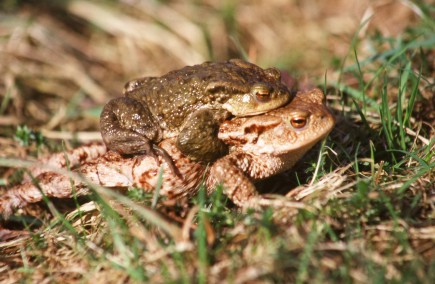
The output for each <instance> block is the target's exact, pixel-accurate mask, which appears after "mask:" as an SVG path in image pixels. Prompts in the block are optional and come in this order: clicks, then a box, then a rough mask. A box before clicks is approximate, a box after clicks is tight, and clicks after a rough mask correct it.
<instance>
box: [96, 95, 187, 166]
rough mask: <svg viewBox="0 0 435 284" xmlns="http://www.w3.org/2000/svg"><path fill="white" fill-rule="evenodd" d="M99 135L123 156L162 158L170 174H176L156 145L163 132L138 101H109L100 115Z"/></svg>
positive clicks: (167, 156)
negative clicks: (169, 169)
mask: <svg viewBox="0 0 435 284" xmlns="http://www.w3.org/2000/svg"><path fill="white" fill-rule="evenodd" d="M100 128H101V136H102V137H103V141H104V143H105V144H106V146H107V148H109V149H110V150H112V151H116V152H118V153H120V154H122V155H148V156H152V157H154V158H156V159H157V155H158V156H161V157H162V158H163V159H164V160H165V161H166V163H167V164H168V165H169V167H170V168H171V169H172V172H173V173H175V174H177V175H179V173H178V171H177V169H176V168H175V166H174V162H173V161H172V159H171V157H170V156H169V154H168V153H166V151H165V150H164V149H161V148H160V147H159V146H157V145H156V144H155V143H157V142H159V141H161V140H162V129H161V128H160V125H159V124H158V122H157V121H156V119H155V118H154V116H153V114H152V113H151V111H150V110H149V109H148V108H147V107H145V106H143V105H142V104H141V103H140V102H139V101H137V100H135V99H133V98H129V97H121V98H116V99H113V100H111V101H110V102H108V103H107V104H106V105H105V106H104V108H103V111H102V112H101V116H100Z"/></svg>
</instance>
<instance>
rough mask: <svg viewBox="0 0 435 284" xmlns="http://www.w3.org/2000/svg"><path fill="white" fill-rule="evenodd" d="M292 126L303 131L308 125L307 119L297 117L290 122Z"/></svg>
mask: <svg viewBox="0 0 435 284" xmlns="http://www.w3.org/2000/svg"><path fill="white" fill-rule="evenodd" d="M290 123H291V125H292V126H293V127H294V128H296V129H301V128H303V127H304V126H305V125H307V118H306V117H304V116H295V117H292V119H291V120H290Z"/></svg>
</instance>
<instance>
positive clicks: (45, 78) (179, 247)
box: [0, 0, 435, 283]
mask: <svg viewBox="0 0 435 284" xmlns="http://www.w3.org/2000/svg"><path fill="white" fill-rule="evenodd" d="M297 2H298V1H294V2H292V4H291V6H288V7H292V8H291V9H289V8H288V7H287V6H285V5H284V6H283V5H282V4H280V3H281V2H280V1H268V4H267V5H264V4H262V3H255V4H248V2H244V1H241V2H239V3H238V2H235V1H234V2H233V1H227V2H226V3H225V5H220V4H218V3H217V2H216V3H214V2H213V1H212V2H210V3H208V4H204V3H199V2H198V3H197V2H195V3H193V2H192V3H189V4H188V5H186V6H181V5H179V4H177V3H175V2H168V3H166V4H162V3H157V4H156V3H155V4H147V3H148V2H146V1H144V2H143V3H142V4H140V5H139V4H137V6H134V7H133V6H130V5H129V4H128V3H127V2H125V3H121V2H117V1H109V2H103V1H101V2H92V1H88V2H85V1H68V2H62V5H57V6H53V5H51V4H50V3H51V2H50V1H47V2H45V3H46V5H45V6H44V7H43V8H35V7H32V6H26V4H25V3H24V2H21V1H7V4H0V5H3V6H1V8H3V9H4V10H3V12H2V13H3V14H4V15H5V17H3V18H2V20H0V26H3V27H4V28H3V31H4V32H3V33H2V35H1V37H0V48H1V49H0V54H1V55H2V56H0V62H1V66H2V67H1V68H0V74H1V75H2V76H1V77H2V78H3V79H2V81H1V82H0V96H1V97H0V113H1V115H2V116H1V117H0V146H1V147H0V162H1V164H2V165H8V166H3V167H1V168H0V173H1V174H2V176H1V179H0V181H1V182H2V183H4V184H5V186H2V189H1V190H3V191H5V190H7V186H6V184H8V183H10V182H11V180H13V179H14V178H15V179H17V178H19V177H20V175H19V174H17V173H15V169H14V167H13V163H12V161H14V159H16V158H26V159H28V158H31V157H32V156H37V155H39V154H41V153H50V152H53V151H55V150H63V149H64V147H66V148H71V147H74V146H76V145H77V144H80V143H83V142H85V141H86V139H87V137H89V136H86V135H80V136H74V135H71V137H75V139H73V140H67V141H65V145H60V143H59V139H60V137H63V136H62V135H63V134H64V133H76V132H80V133H89V132H96V131H97V130H98V113H99V110H100V109H101V105H102V104H103V103H104V101H106V100H107V99H109V97H110V96H115V95H116V94H118V93H119V90H121V89H122V85H123V83H124V82H125V81H127V80H129V79H131V78H134V77H137V76H142V75H151V74H154V75H155V74H156V73H157V74H159V73H160V74H161V73H164V72H166V71H168V70H171V69H174V68H178V67H180V66H183V65H186V64H193V63H198V62H196V60H206V59H213V60H223V59H226V58H227V57H235V56H237V57H240V56H246V57H248V58H251V59H252V60H254V61H255V62H257V63H259V64H261V65H262V66H268V65H278V66H280V68H283V69H285V70H287V71H289V72H291V74H295V75H296V76H298V79H299V81H300V82H299V87H300V88H303V87H305V86H307V85H308V86H310V85H319V86H321V87H322V88H323V89H324V90H325V91H326V92H327V94H328V103H329V106H330V107H331V109H332V111H333V112H334V114H335V115H336V119H337V125H336V127H335V129H334V130H333V132H332V133H331V134H330V136H329V138H328V139H327V140H326V141H325V142H324V143H323V145H322V146H321V147H320V150H319V148H317V149H314V151H311V152H310V153H309V154H308V155H307V156H306V157H305V158H304V159H303V160H302V161H300V162H299V163H298V165H296V167H295V169H294V170H293V171H291V172H289V173H286V174H284V175H281V176H279V177H278V178H274V179H272V180H270V181H268V182H265V183H262V184H261V187H262V190H264V191H266V192H270V191H272V192H273V193H281V194H284V195H286V196H287V198H288V199H289V200H291V201H298V202H300V203H301V204H302V205H303V206H301V208H296V207H295V208H292V207H285V208H277V207H270V208H264V209H262V210H257V211H255V210H250V211H249V210H248V211H247V212H243V211H241V210H239V209H237V208H235V207H234V206H233V205H232V204H231V203H230V202H229V201H228V200H227V199H226V197H225V196H224V195H223V194H222V189H221V188H217V189H216V190H215V192H213V194H211V195H210V196H207V195H206V194H205V191H204V190H200V191H199V193H198V195H197V196H196V197H195V198H194V199H192V200H180V201H178V202H177V203H175V204H174V203H168V202H166V201H165V200H164V198H161V197H160V196H158V194H157V193H156V194H154V195H153V194H147V193H143V192H142V191H141V190H140V189H129V191H128V193H127V194H120V193H118V192H114V191H109V190H107V189H104V188H98V187H95V188H92V192H93V194H92V195H91V196H90V197H88V198H78V199H77V200H73V201H71V202H70V203H68V202H67V201H59V200H50V201H48V200H47V201H46V202H45V203H44V204H47V205H44V204H39V205H36V206H31V207H30V208H29V209H28V210H29V213H34V214H32V215H36V216H37V218H30V217H26V218H24V217H22V216H20V215H18V216H15V217H14V219H12V220H11V221H9V222H5V221H3V222H2V223H1V224H0V232H2V234H3V242H1V243H0V252H1V253H0V281H2V282H4V283H14V282H42V281H50V282H61V281H62V282H64V281H70V282H94V281H102V282H103V281H104V282H110V283H112V282H113V283H118V282H123V283H125V282H127V283H130V282H153V283H155V282H158V283H160V282H164V283H167V282H180V283H192V282H198V283H215V282H219V283H222V282H228V283H247V282H277V283H305V282H311V283H353V282H355V283H384V282H387V283H432V282H433V281H434V280H435V261H434V253H435V237H434V236H435V224H434V217H435V214H434V193H435V185H434V182H433V181H434V180H435V176H434V175H435V138H434V133H435V131H434V125H435V120H434V115H435V113H434V107H435V106H434V93H435V91H434V81H433V78H434V77H435V76H434V67H433V60H434V47H435V38H434V36H433V35H434V29H435V22H434V21H433V17H432V16H433V13H434V11H435V8H434V7H433V5H429V4H427V3H425V2H424V1H414V2H409V3H410V5H411V8H412V9H410V10H407V11H408V13H395V15H401V16H400V17H399V18H398V19H396V21H397V22H395V23H393V25H392V26H391V27H399V26H400V25H399V23H400V24H401V23H406V26H404V27H403V28H401V29H399V30H398V31H395V33H394V32H391V34H394V35H391V34H388V33H387V32H385V30H384V29H385V28H386V27H389V26H388V24H389V22H388V21H390V20H391V21H392V20H393V19H394V17H384V18H383V19H384V22H382V24H378V25H376V17H377V15H379V14H380V15H382V8H383V6H382V5H384V4H382V5H379V6H376V5H375V4H373V3H371V4H368V5H372V6H371V8H372V9H374V10H375V11H377V12H378V13H379V14H375V15H374V16H373V17H372V18H369V19H368V20H364V21H361V22H358V21H356V23H355V22H352V24H349V18H348V17H347V16H346V15H351V13H352V11H354V10H353V8H352V9H351V8H349V7H347V5H346V4H345V3H344V2H341V1H333V0H330V1H323V2H322V3H318V4H317V5H315V6H309V5H308V4H306V2H304V3H305V4H304V3H297ZM5 3H6V2H5ZM150 3H151V2H150ZM141 5H144V6H141ZM385 5H391V6H388V9H390V10H391V9H392V10H391V11H402V10H401V9H402V8H403V7H402V6H401V5H402V4H401V3H395V4H391V3H390V4H385ZM332 7H334V8H332ZM336 9H339V10H340V11H341V14H342V15H341V16H336V17H335V18H334V17H332V16H331V13H332V12H331V11H335V10H336ZM8 11H9V12H8ZM91 11H92V13H91ZM364 11H368V10H364V9H362V12H364ZM362 12H361V16H362V14H363V13H362ZM332 14H333V13H332ZM59 15H61V16H59ZM98 15H104V17H101V16H98ZM168 15H171V16H168ZM205 15H207V16H208V19H209V20H205V18H206V17H205ZM252 15H255V17H253V16H252ZM312 15H317V16H316V17H315V18H314V19H315V20H313V18H312ZM431 15H432V16H431ZM175 16H177V17H179V18H177V19H178V21H172V20H171V19H173V18H174V17H175ZM119 19H122V20H123V21H119ZM332 20H334V21H336V22H335V23H336V25H333V26H330V25H328V23H329V22H328V21H332ZM295 22H297V25H296V24H295ZM349 26H350V27H351V32H348V31H347V30H345V29H344V28H345V27H349ZM331 28H334V30H332V31H331V30H330V29H331ZM340 28H343V30H340ZM143 30H147V31H150V34H146V35H144V34H143V32H142V33H141V31H143ZM187 31H189V32H187ZM390 31H393V30H390ZM151 32H152V33H151ZM313 34H315V36H314V37H313ZM156 35H159V36H160V37H159V36H156ZM227 35H228V36H227ZM277 35H280V36H277ZM325 35H326V36H325ZM153 36H154V37H156V38H152V37H153ZM295 54H296V55H295ZM325 55H326V56H325ZM144 63H145V64H144ZM330 66H334V68H332V69H331V67H330ZM325 70H326V71H325ZM303 77H306V78H308V81H309V82H308V83H306V82H304V79H303ZM15 133H17V135H15ZM41 133H45V134H44V135H42V136H44V139H42V136H41ZM91 136H92V135H91ZM15 137H16V138H15ZM271 189H272V190H271ZM65 202H66V203H67V204H63V203H65ZM47 207H48V209H49V210H46V209H47ZM8 230H11V231H8Z"/></svg>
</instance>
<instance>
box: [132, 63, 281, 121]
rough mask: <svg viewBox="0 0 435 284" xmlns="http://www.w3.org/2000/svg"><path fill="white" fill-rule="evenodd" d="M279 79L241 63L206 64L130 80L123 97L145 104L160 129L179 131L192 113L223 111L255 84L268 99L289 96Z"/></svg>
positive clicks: (271, 72)
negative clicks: (265, 91)
mask: <svg viewBox="0 0 435 284" xmlns="http://www.w3.org/2000/svg"><path fill="white" fill-rule="evenodd" d="M280 79H281V78H280V74H279V71H278V70H276V69H274V68H269V69H262V68H260V67H258V66H256V65H254V64H251V63H248V62H245V61H242V60H230V61H227V62H205V63H203V64H199V65H194V66H186V67H184V68H182V69H179V70H174V71H171V72H169V73H167V74H165V75H163V76H161V77H146V78H142V79H139V80H135V81H131V82H129V83H127V84H126V86H125V89H124V94H125V96H127V97H130V98H134V99H136V100H138V101H140V102H141V103H143V104H145V105H147V106H148V108H149V109H150V111H151V112H152V113H153V115H154V116H155V117H156V118H157V120H158V122H159V124H160V126H161V127H162V129H168V130H178V129H179V128H180V127H182V125H183V123H184V122H185V120H186V118H187V117H188V116H189V115H190V114H192V113H193V112H194V111H195V110H197V109H200V108H204V107H207V108H210V109H222V105H223V104H225V103H226V102H227V101H228V100H229V99H230V98H234V97H237V96H239V97H242V96H244V95H247V94H250V93H251V92H252V87H253V86H255V85H256V84H258V83H261V84H264V85H267V86H268V87H269V88H270V90H271V92H272V94H271V96H270V97H271V98H274V97H277V96H283V94H288V90H287V89H286V87H285V86H284V85H283V84H282V83H281V81H280ZM237 103H238V102H237V101H236V102H234V103H232V104H237Z"/></svg>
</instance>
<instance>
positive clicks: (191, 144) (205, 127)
mask: <svg viewBox="0 0 435 284" xmlns="http://www.w3.org/2000/svg"><path fill="white" fill-rule="evenodd" d="M229 116H230V114H229V113H228V112H226V111H223V110H211V109H201V110H198V111H196V112H195V113H193V114H192V115H191V117H190V118H189V120H188V122H187V123H186V124H185V125H184V127H183V129H182V130H181V131H180V133H179V134H178V137H177V148H178V149H179V150H180V151H181V152H182V153H183V154H184V155H186V156H188V157H189V158H191V159H192V160H194V161H201V162H205V163H208V162H213V161H215V160H217V159H218V158H220V157H222V156H224V155H225V154H227V153H228V146H227V145H226V144H225V143H223V142H222V141H221V140H219V139H218V131H219V126H220V124H221V123H222V122H223V121H224V120H225V119H226V118H227V117H229Z"/></svg>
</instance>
